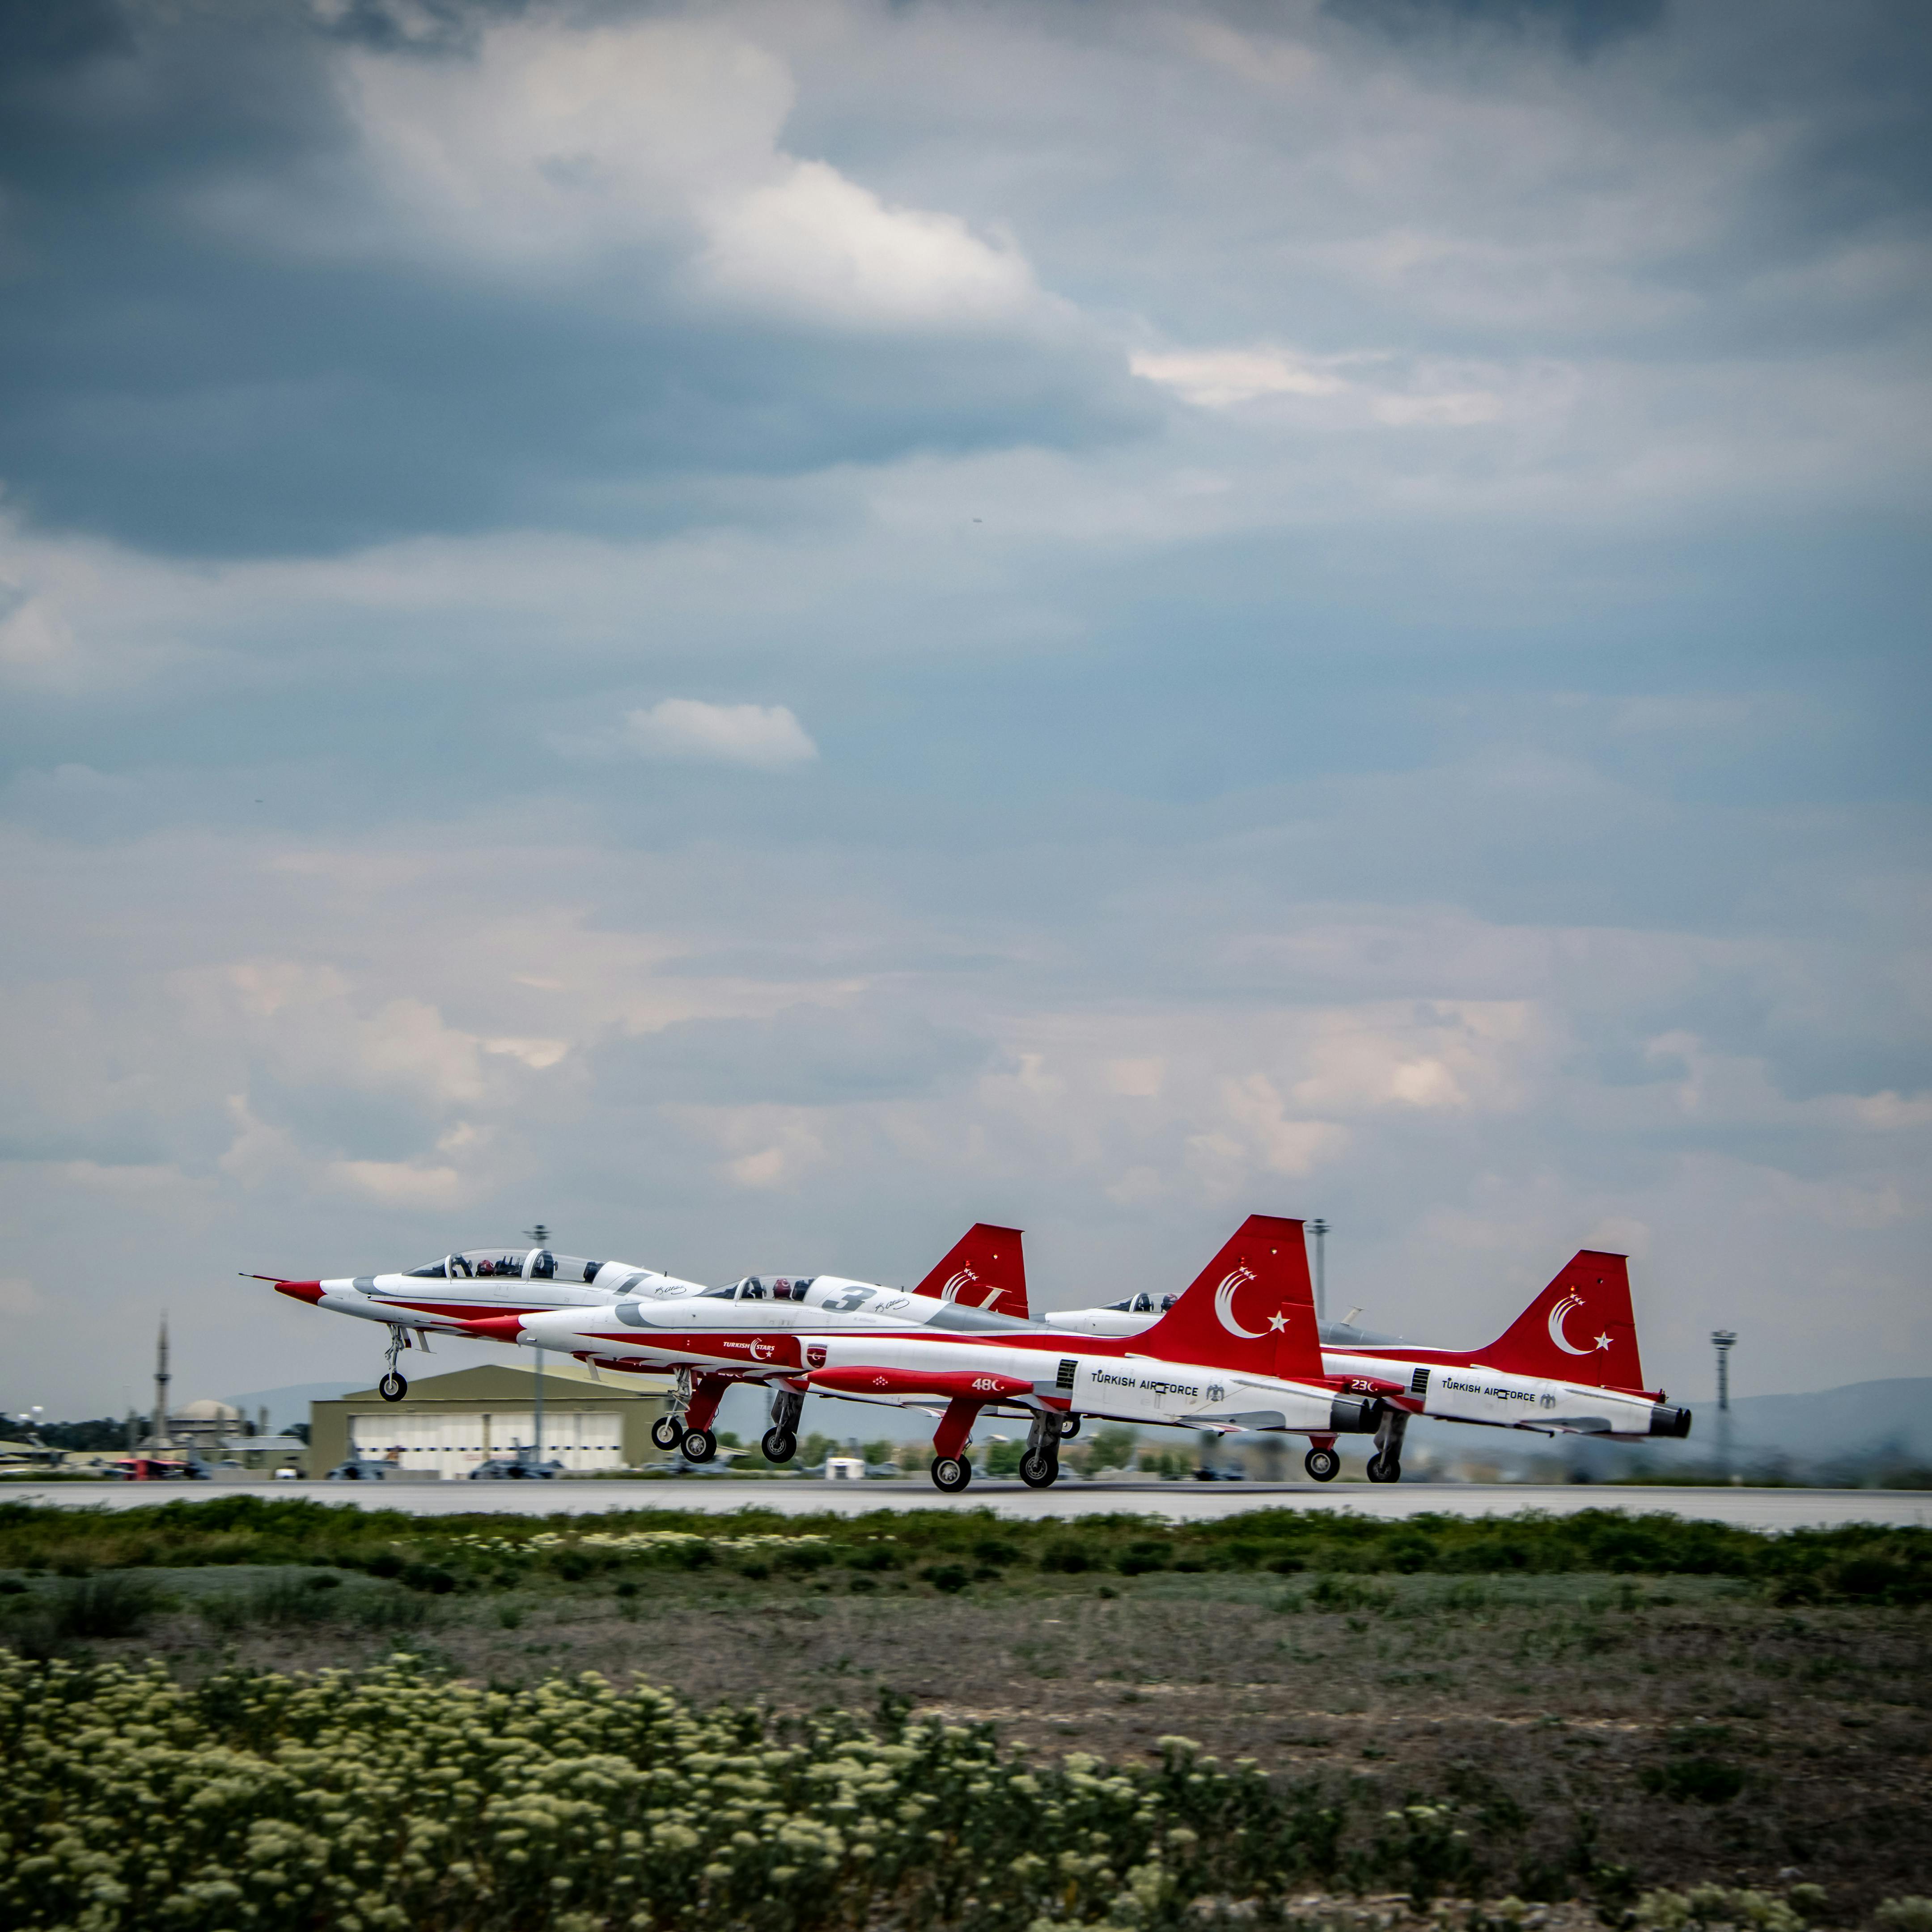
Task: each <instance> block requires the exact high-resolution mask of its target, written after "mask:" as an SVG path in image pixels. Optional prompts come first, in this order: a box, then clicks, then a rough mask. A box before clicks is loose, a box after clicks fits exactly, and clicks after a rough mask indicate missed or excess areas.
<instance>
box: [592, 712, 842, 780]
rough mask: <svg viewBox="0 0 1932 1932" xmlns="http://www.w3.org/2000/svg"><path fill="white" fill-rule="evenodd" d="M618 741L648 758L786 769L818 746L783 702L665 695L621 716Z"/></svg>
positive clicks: (808, 757) (811, 756)
mask: <svg viewBox="0 0 1932 1932" xmlns="http://www.w3.org/2000/svg"><path fill="white" fill-rule="evenodd" d="M622 742H623V744H624V745H625V748H627V749H628V750H631V751H637V752H639V753H641V754H643V756H644V757H652V758H687V759H692V760H699V761H701V762H703V763H707V764H724V765H750V766H754V767H755V768H756V769H758V770H760V771H768V772H776V771H787V770H789V769H791V768H792V767H793V766H798V765H806V764H809V763H811V761H812V760H813V759H814V758H816V757H817V756H818V747H817V745H814V743H813V742H811V739H810V738H809V737H808V736H806V734H805V727H804V726H803V725H802V724H799V721H798V719H797V718H796V716H795V715H793V712H792V711H791V709H790V707H789V706H787V705H783V704H706V703H703V702H702V701H701V700H699V699H697V698H694V697H667V698H665V699H664V700H662V701H661V703H657V704H653V705H652V706H651V707H650V708H649V709H648V710H646V711H633V712H631V713H630V715H628V717H627V718H625V721H624V728H623V732H622Z"/></svg>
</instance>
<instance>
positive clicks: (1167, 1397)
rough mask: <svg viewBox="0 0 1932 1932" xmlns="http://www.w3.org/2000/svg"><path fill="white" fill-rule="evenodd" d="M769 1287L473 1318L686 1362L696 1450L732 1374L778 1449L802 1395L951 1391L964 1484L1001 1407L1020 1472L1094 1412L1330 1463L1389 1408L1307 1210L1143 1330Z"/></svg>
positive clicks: (1246, 1236)
mask: <svg viewBox="0 0 1932 1932" xmlns="http://www.w3.org/2000/svg"><path fill="white" fill-rule="evenodd" d="M765 1288H766V1284H765V1283H763V1280H761V1279H760V1277H748V1278H747V1279H746V1280H745V1281H742V1282H739V1283H735V1284H733V1286H732V1287H731V1288H730V1289H714V1290H712V1291H711V1292H710V1293H709V1294H708V1295H703V1296H700V1297H691V1298H685V1299H682V1300H679V1301H667V1302H663V1303H653V1304H643V1303H641V1302H632V1303H628V1304H617V1305H615V1306H613V1307H610V1308H605V1309H600V1310H583V1309H580V1308H571V1309H560V1310H553V1311H550V1312H548V1313H536V1314H521V1315H505V1316H499V1317H496V1318H493V1319H485V1320H482V1321H479V1322H473V1323H472V1324H471V1325H470V1327H471V1332H472V1333H475V1334H486V1335H488V1336H490V1337H493V1338H495V1339H498V1340H503V1341H516V1342H520V1343H523V1344H524V1345H526V1346H531V1347H535V1348H542V1349H556V1350H558V1351H559V1352H568V1353H569V1354H571V1355H576V1356H577V1358H579V1359H580V1360H581V1361H586V1362H589V1363H592V1364H595V1366H596V1367H600V1368H610V1369H623V1368H626V1367H629V1368H632V1369H634V1370H638V1371H640V1372H643V1373H650V1372H652V1371H653V1370H660V1369H661V1367H663V1366H664V1365H666V1364H679V1363H681V1364H682V1368H681V1370H680V1372H679V1388H678V1393H677V1396H676V1399H675V1401H674V1404H673V1412H672V1414H671V1415H670V1416H667V1417H666V1418H664V1419H663V1421H662V1422H661V1424H659V1427H660V1428H661V1429H663V1430H664V1436H662V1437H661V1438H660V1439H659V1440H660V1442H661V1446H663V1447H665V1448H669V1447H670V1446H671V1439H670V1438H671V1430H672V1427H673V1425H675V1426H676V1427H678V1428H679V1429H681V1430H682V1436H681V1437H680V1438H679V1440H681V1442H682V1448H683V1451H684V1454H685V1456H686V1457H689V1458H691V1460H697V1461H702V1460H705V1459H706V1457H707V1456H708V1455H709V1454H715V1448H714V1447H713V1445H714V1442H715V1438H713V1437H712V1434H711V1431H710V1424H711V1421H712V1417H713V1416H714V1415H715V1414H716V1412H717V1407H718V1402H719V1400H721V1398H722V1397H723V1395H724V1392H725V1391H726V1389H727V1388H729V1387H730V1385H732V1384H733V1382H762V1383H764V1384H766V1385H769V1386H770V1387H772V1389H773V1392H774V1397H775V1400H774V1408H773V1413H774V1427H773V1428H772V1431H771V1432H770V1433H769V1434H768V1435H767V1436H766V1438H765V1442H764V1445H763V1447H764V1451H765V1454H766V1456H767V1457H769V1459H770V1460H772V1461H775V1462H782V1461H784V1460H788V1457H789V1454H790V1451H791V1449H792V1448H794V1447H795V1440H794V1438H793V1429H794V1428H795V1423H796V1406H795V1405H796V1404H798V1403H802V1400H803V1398H804V1397H805V1395H806V1394H808V1393H821V1394H827V1395H836V1396H842V1397H847V1398H850V1399H853V1400H861V1401H871V1402H884V1403H892V1404H895V1405H898V1406H910V1407H916V1408H926V1407H930V1406H932V1405H933V1404H934V1403H944V1405H945V1408H944V1415H943V1416H942V1418H941V1423H940V1426H939V1428H938V1430H937V1431H936V1432H935V1436H934V1439H933V1460H932V1480H933V1481H934V1483H935V1484H936V1485H937V1486H938V1487H939V1488H940V1489H941V1490H947V1491H949V1492H951V1491H957V1490H963V1489H964V1488H965V1487H966V1486H967V1484H968V1483H969V1482H970V1481H971V1480H972V1464H971V1461H970V1460H968V1457H967V1456H966V1454H965V1448H966V1445H967V1442H968V1440H969V1439H970V1437H971V1433H972V1430H973V1426H974V1423H975V1422H976V1421H977V1419H978V1418H979V1416H980V1412H981V1411H982V1410H983V1409H987V1408H992V1409H996V1410H999V1411H1003V1412H1007V1413H1012V1412H1016V1411H1017V1412H1019V1413H1020V1414H1022V1415H1025V1416H1027V1417H1029V1418H1031V1424H1032V1427H1031V1434H1030V1435H1029V1436H1028V1445H1027V1451H1026V1454H1025V1457H1023V1458H1022V1462H1021V1465H1020V1476H1021V1480H1022V1481H1024V1482H1025V1483H1026V1484H1028V1486H1029V1487H1034V1488H1045V1487H1047V1486H1048V1485H1049V1484H1051V1483H1052V1482H1053V1481H1055V1478H1057V1477H1058V1474H1059V1450H1060V1443H1061V1440H1062V1439H1063V1437H1064V1436H1067V1435H1070V1434H1072V1433H1073V1431H1074V1430H1076V1429H1077V1428H1078V1427H1079V1418H1082V1417H1083V1416H1088V1415H1092V1416H1097V1417H1100V1418H1104V1419H1106V1420H1109V1421H1124V1422H1133V1423H1153V1424H1169V1425H1170V1426H1175V1427H1186V1428H1193V1429H1199V1428H1210V1429H1219V1430H1234V1429H1262V1430H1286V1431H1288V1432H1290V1433H1295V1434H1301V1435H1306V1436H1310V1438H1311V1439H1312V1440H1313V1443H1314V1445H1315V1447H1314V1449H1313V1451H1311V1452H1310V1454H1311V1458H1312V1457H1313V1456H1314V1455H1315V1454H1322V1455H1324V1456H1325V1457H1328V1460H1329V1461H1330V1462H1331V1463H1333V1462H1334V1460H1335V1459H1334V1439H1335V1437H1336V1436H1338V1435H1342V1434H1358V1433H1369V1432H1370V1431H1372V1430H1374V1429H1375V1428H1376V1425H1377V1423H1378V1422H1379V1420H1380V1418H1381V1416H1382V1408H1383V1406H1382V1403H1381V1402H1380V1401H1379V1400H1376V1398H1375V1397H1373V1396H1371V1397H1367V1399H1364V1397H1361V1396H1359V1395H1356V1394H1346V1393H1342V1392H1339V1391H1337V1390H1336V1389H1334V1388H1332V1387H1331V1386H1329V1385H1328V1382H1327V1381H1326V1380H1325V1375H1326V1372H1325V1369H1324V1367H1323V1365H1322V1355H1321V1348H1320V1344H1319V1342H1318V1340H1317V1339H1316V1329H1315V1304H1314V1298H1313V1293H1312V1292H1311V1289H1310V1282H1309V1275H1308V1261H1307V1251H1306V1248H1305V1246H1304V1242H1303V1239H1302V1229H1301V1223H1300V1222H1299V1221H1289V1220H1279V1219H1277V1218H1276V1217H1273V1216H1270V1215H1260V1214H1257V1215H1251V1216H1250V1217H1249V1218H1248V1220H1247V1221H1246V1222H1245V1223H1244V1224H1243V1225H1242V1226H1241V1229H1240V1230H1239V1232H1238V1233H1237V1234H1236V1235H1235V1236H1234V1238H1232V1240H1231V1241H1229V1242H1228V1244H1226V1247H1223V1249H1222V1250H1221V1252H1220V1254H1219V1255H1217V1256H1216V1257H1215V1259H1214V1261H1213V1262H1211V1263H1210V1264H1209V1265H1208V1268H1206V1269H1205V1271H1203V1272H1202V1274H1201V1275H1200V1276H1199V1277H1198V1278H1197V1279H1196V1281H1195V1282H1194V1283H1193V1285H1192V1286H1190V1287H1189V1288H1188V1289H1187V1290H1185V1291H1184V1292H1183V1293H1182V1294H1181V1295H1180V1296H1178V1298H1175V1303H1174V1305H1173V1307H1172V1308H1171V1309H1169V1311H1168V1312H1167V1313H1166V1314H1165V1315H1164V1316H1162V1317H1161V1319H1160V1321H1159V1322H1157V1323H1156V1324H1155V1325H1154V1326H1153V1327H1152V1328H1150V1329H1149V1330H1148V1331H1147V1332H1146V1333H1145V1334H1143V1335H1142V1336H1140V1337H1137V1338H1133V1342H1132V1343H1130V1342H1128V1341H1127V1340H1120V1339H1116V1338H1109V1337H1085V1336H1079V1337H1076V1336H1072V1335H1068V1334H1061V1333H1060V1332H1058V1331H1056V1330H1055V1329H1054V1328H1052V1326H1051V1325H1042V1324H1040V1323H1037V1322H1027V1321H1023V1320H1021V1319H1017V1318H1016V1317H1013V1316H1006V1315H1002V1314H1001V1313H998V1311H997V1310H980V1309H972V1310H968V1309H966V1308H964V1307H959V1306H956V1305H955V1306H951V1307H947V1306H944V1305H942V1306H941V1307H938V1308H937V1309H935V1308H932V1307H930V1305H929V1306H928V1307H926V1308H923V1309H922V1308H920V1307H917V1306H916V1305H914V1304H913V1303H912V1300H911V1298H909V1297H907V1296H905V1295H894V1294H892V1292H890V1291H889V1290H883V1289H874V1288H870V1287H868V1286H866V1285H865V1284H861V1283H841V1284H838V1287H837V1289H835V1291H834V1292H832V1293H830V1294H826V1293H824V1292H823V1287H822V1283H821V1282H820V1281H817V1280H814V1282H812V1283H809V1284H808V1289H807V1293H806V1295H805V1298H803V1300H802V1302H801V1301H799V1299H797V1298H780V1297H778V1296H775V1295H766V1293H765V1292H764V1290H765ZM828 1316H832V1317H835V1318H837V1319H835V1320H831V1321H828V1319H826V1318H827V1317H828ZM694 1451H695V1452H696V1453H695V1454H694ZM780 1452H784V1453H780ZM1311 1466H1313V1463H1312V1461H1311ZM1331 1473H1332V1471H1331Z"/></svg>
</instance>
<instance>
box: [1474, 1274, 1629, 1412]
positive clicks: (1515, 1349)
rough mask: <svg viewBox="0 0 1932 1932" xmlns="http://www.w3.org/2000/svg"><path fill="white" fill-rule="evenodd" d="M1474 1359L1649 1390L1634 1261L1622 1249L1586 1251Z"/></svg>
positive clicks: (1561, 1378) (1518, 1370) (1511, 1370)
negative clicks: (1640, 1346) (1634, 1301)
mask: <svg viewBox="0 0 1932 1932" xmlns="http://www.w3.org/2000/svg"><path fill="white" fill-rule="evenodd" d="M1475 1361H1477V1363H1478V1364H1480V1365H1481V1367H1484V1368H1489V1369H1501V1370H1503V1371H1504V1372H1505V1373H1508V1374H1511V1375H1518V1376H1550V1378H1551V1379H1553V1380H1554V1381H1557V1382H1583V1383H1586V1384H1587V1385H1589V1387H1591V1388H1628V1389H1640V1388H1643V1386H1644V1380H1643V1361H1642V1360H1641V1359H1640V1357H1639V1356H1638V1354H1637V1318H1636V1316H1634V1314H1633V1313H1632V1312H1631V1292H1630V1267H1629V1264H1628V1262H1626V1261H1625V1258H1624V1257H1623V1256H1622V1255H1610V1254H1604V1253H1601V1252H1599V1251H1598V1250H1597V1249H1595V1248H1583V1249H1581V1250H1579V1251H1578V1253H1577V1255H1576V1256H1575V1258H1574V1259H1573V1260H1572V1261H1571V1262H1570V1264H1569V1265H1568V1267H1567V1268H1565V1269H1564V1271H1563V1272H1562V1274H1559V1276H1558V1277H1556V1280H1554V1281H1553V1282H1552V1283H1550V1286H1548V1287H1547V1288H1546V1289H1544V1291H1543V1292H1542V1293H1541V1295H1538V1297H1537V1298H1536V1299H1535V1301H1532V1303H1531V1304H1529V1307H1527V1308H1526V1309H1525V1310H1523V1313H1521V1314H1520V1315H1519V1316H1517V1319H1515V1321H1514V1322H1512V1323H1511V1325H1510V1327H1509V1330H1508V1333H1507V1334H1505V1335H1504V1336H1503V1337H1502V1340H1500V1341H1497V1342H1493V1343H1490V1346H1489V1347H1487V1349H1480V1350H1478V1352H1477V1354H1476V1356H1475Z"/></svg>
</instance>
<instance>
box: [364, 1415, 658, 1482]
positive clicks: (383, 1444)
mask: <svg viewBox="0 0 1932 1932" xmlns="http://www.w3.org/2000/svg"><path fill="white" fill-rule="evenodd" d="M535 1439H536V1417H535V1414H534V1413H533V1412H532V1411H531V1410H529V1409H502V1410H493V1411H482V1412H475V1413H471V1414H463V1413H462V1412H455V1413H447V1412H439V1411H437V1410H434V1409H419V1410H416V1411H415V1412H411V1411H410V1409H408V1408H407V1406H404V1407H402V1408H401V1409H395V1410H392V1411H391V1412H390V1413H389V1414H388V1415H353V1416H351V1417H350V1419H349V1440H350V1444H351V1445H352V1446H353V1448H354V1449H355V1450H356V1453H357V1454H359V1455H361V1456H371V1457H383V1459H385V1460H393V1461H394V1462H395V1463H397V1464H398V1466H400V1467H401V1468H403V1469H421V1470H423V1471H425V1472H434V1474H436V1475H439V1476H443V1477H449V1478H457V1477H463V1476H466V1475H469V1472H470V1471H471V1470H472V1469H475V1467H476V1466H477V1464H478V1463H481V1462H484V1461H486V1460H487V1459H488V1458H489V1457H492V1456H506V1455H508V1454H511V1452H512V1451H514V1450H516V1449H517V1448H521V1447H522V1446H523V1445H524V1444H526V1443H529V1442H534V1441H535ZM543 1447H544V1457H545V1459H546V1460H548V1461H551V1462H556V1463H562V1465H563V1466H564V1467H565V1469H621V1468H622V1466H623V1460H624V1430H623V1423H622V1418H620V1417H619V1415H617V1413H616V1412H615V1411H614V1410H612V1409H552V1408H551V1407H550V1406H549V1405H548V1404H545V1406H544V1433H543ZM392 1451H395V1452H396V1453H395V1454H394V1455H393V1457H392V1454H391V1452H392Z"/></svg>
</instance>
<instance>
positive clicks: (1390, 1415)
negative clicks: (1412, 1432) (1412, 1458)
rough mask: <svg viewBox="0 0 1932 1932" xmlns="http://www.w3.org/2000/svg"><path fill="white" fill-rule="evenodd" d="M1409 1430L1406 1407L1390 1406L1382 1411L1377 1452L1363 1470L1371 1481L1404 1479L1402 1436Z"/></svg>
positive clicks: (1393, 1481) (1397, 1480) (1385, 1481)
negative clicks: (1391, 1407)
mask: <svg viewBox="0 0 1932 1932" xmlns="http://www.w3.org/2000/svg"><path fill="white" fill-rule="evenodd" d="M1407 1433H1409V1414H1408V1412H1407V1411H1406V1409H1385V1410H1384V1411H1383V1412H1382V1422H1381V1424H1380V1426H1379V1427H1378V1428H1377V1429H1376V1453H1375V1454H1373V1456H1371V1457H1370V1458H1369V1466H1368V1468H1367V1469H1366V1470H1364V1472H1363V1473H1364V1475H1366V1476H1367V1478H1368V1479H1369V1481H1370V1482H1372V1483H1399V1482H1400V1481H1402V1439H1403V1436H1406V1434H1407Z"/></svg>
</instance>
